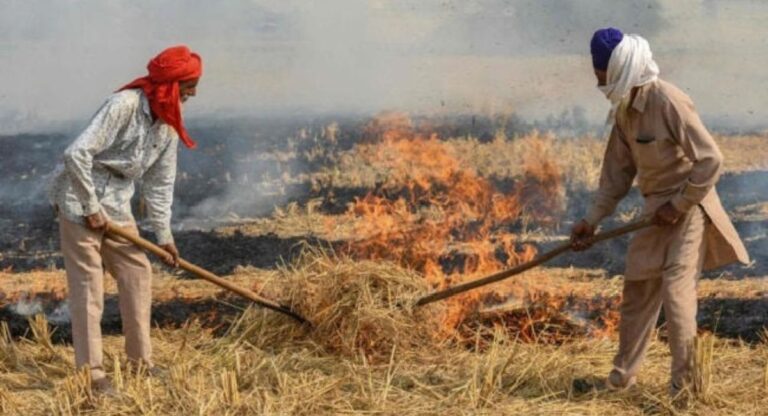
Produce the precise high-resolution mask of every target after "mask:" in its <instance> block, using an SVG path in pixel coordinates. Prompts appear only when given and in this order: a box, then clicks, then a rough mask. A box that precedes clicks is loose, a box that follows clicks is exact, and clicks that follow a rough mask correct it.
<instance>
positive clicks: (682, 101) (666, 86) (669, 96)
mask: <svg viewBox="0 0 768 416" xmlns="http://www.w3.org/2000/svg"><path fill="white" fill-rule="evenodd" d="M650 94H651V95H652V96H653V97H654V98H655V99H656V102H657V103H660V104H672V105H673V106H679V105H685V106H692V105H693V101H692V100H691V97H689V96H688V94H686V93H685V92H684V91H683V90H681V89H680V88H678V87H677V86H676V85H674V84H672V83H671V82H668V81H665V80H663V79H659V80H657V81H656V82H655V83H654V88H652V89H651V91H650Z"/></svg>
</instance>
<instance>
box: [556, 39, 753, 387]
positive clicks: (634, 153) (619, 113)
mask: <svg viewBox="0 0 768 416" xmlns="http://www.w3.org/2000/svg"><path fill="white" fill-rule="evenodd" d="M590 49H591V52H592V65H593V66H594V71H595V76H596V77H597V80H598V88H599V89H600V90H601V91H602V92H603V94H605V96H606V97H607V98H608V100H610V102H611V112H610V113H609V116H608V121H607V124H608V126H607V130H608V131H609V132H610V136H609V138H608V143H607V148H606V151H605V156H604V159H603V166H602V173H601V176H600V185H599V189H598V190H597V192H596V194H595V196H594V198H593V201H592V205H591V207H590V209H589V211H588V212H587V215H586V217H585V218H584V219H582V220H581V221H579V222H578V223H576V224H575V225H574V227H573V229H572V231H571V239H572V245H573V248H574V249H575V250H583V249H586V248H587V247H589V245H590V244H591V237H592V236H593V235H594V232H595V228H596V227H597V226H598V224H599V223H600V221H601V220H603V219H604V218H606V217H608V216H610V215H611V214H612V213H613V212H614V210H615V209H616V205H617V204H618V203H619V201H620V200H621V199H622V198H624V196H626V195H627V193H628V192H629V190H630V188H631V187H632V183H633V181H635V180H637V186H638V187H639V188H640V192H641V193H642V195H643V197H644V199H645V207H644V210H643V215H647V216H649V217H653V219H654V222H655V224H656V226H655V227H650V228H645V229H643V230H641V231H639V232H638V233H637V234H636V235H635V237H634V239H633V240H632V242H631V243H630V245H629V250H628V253H627V258H626V270H625V273H624V290H623V298H622V304H621V310H620V312H621V322H620V324H619V351H618V353H617V354H616V357H615V358H614V360H613V370H612V371H611V372H610V374H609V376H608V377H607V379H606V380H605V381H604V382H601V383H597V385H596V386H592V387H604V388H608V389H624V388H628V387H630V386H632V385H633V384H635V382H636V375H637V374H638V372H639V369H640V365H641V363H642V361H643V358H644V356H645V352H646V350H647V349H648V345H649V342H650V340H651V339H652V337H653V330H654V328H655V326H656V321H657V319H658V317H659V312H660V311H661V308H662V307H663V308H664V316H665V318H666V321H667V328H668V330H669V348H670V352H671V355H672V365H671V383H670V394H672V395H673V396H677V395H678V394H679V393H681V392H682V391H685V390H687V387H688V386H689V385H690V375H691V368H690V362H691V345H692V342H693V340H694V337H695V336H696V307H697V295H696V285H697V281H698V278H699V276H700V274H701V272H702V270H709V269H713V268H715V267H720V266H723V265H726V264H730V263H733V262H737V261H738V262H742V263H745V264H746V263H748V262H749V256H748V254H747V251H746V249H745V248H744V244H743V243H742V241H741V239H740V238H739V235H738V234H737V232H736V230H735V228H734V227H733V224H732V223H731V220H730V219H729V218H728V215H727V214H726V212H725V210H724V209H723V206H722V205H721V203H720V198H719V197H718V194H717V190H716V189H715V183H716V182H717V180H718V178H719V177H720V172H721V165H722V161H723V156H722V154H721V153H720V149H719V148H718V146H717V144H716V143H715V141H714V140H713V139H712V136H711V135H710V134H709V132H708V131H707V129H706V128H705V127H704V124H702V122H701V119H700V118H699V115H698V114H697V113H696V110H695V108H694V106H693V102H692V101H691V99H690V98H689V97H688V96H687V95H686V94H685V93H683V92H682V91H681V90H679V89H678V88H677V87H675V86H673V85H672V84H670V83H668V82H666V81H663V80H660V79H659V78H658V74H659V67H658V66H657V65H656V62H655V61H654V60H653V54H652V53H651V49H650V46H649V45H648V42H647V41H646V40H645V39H643V38H642V37H641V36H639V35H627V34H622V33H621V31H619V30H617V29H614V28H606V29H600V30H598V31H597V32H595V34H594V36H593V37H592V41H591V44H590ZM575 384H576V382H575ZM575 387H578V385H575Z"/></svg>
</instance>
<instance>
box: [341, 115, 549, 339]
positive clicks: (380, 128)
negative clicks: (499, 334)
mask: <svg viewBox="0 0 768 416" xmlns="http://www.w3.org/2000/svg"><path fill="white" fill-rule="evenodd" d="M363 137H364V143H363V144H360V145H358V149H357V150H358V152H359V153H360V154H361V155H362V157H363V160H364V161H365V162H366V163H368V164H370V165H371V166H372V167H373V168H375V169H376V171H378V172H384V174H383V175H382V177H383V179H382V180H381V181H380V182H379V183H378V185H377V186H376V187H375V189H373V190H372V191H371V192H369V193H368V194H367V195H365V196H363V197H361V198H357V199H356V200H355V201H354V203H352V204H350V206H349V208H348V210H347V212H346V213H345V214H344V215H343V216H342V218H340V219H339V221H345V222H352V223H353V224H355V226H354V235H355V236H356V237H355V238H353V239H352V240H351V241H349V242H348V243H347V244H346V246H345V247H344V250H345V251H346V252H347V253H349V254H351V255H353V256H355V257H357V258H365V259H371V260H385V261H393V262H395V263H397V264H399V265H401V266H403V267H407V268H409V269H412V270H415V271H417V272H419V273H421V274H423V275H424V277H425V278H426V279H427V281H428V282H429V283H430V284H431V285H432V287H433V288H435V289H436V290H439V289H443V288H446V287H448V286H451V285H453V284H456V283H459V282H462V281H464V280H467V279H470V278H475V277H478V276H479V275H482V274H488V273H493V272H496V271H498V270H500V269H503V268H507V267H512V266H515V265H517V264H519V263H521V262H525V261H528V260H531V259H532V258H533V257H534V256H535V254H536V250H535V248H534V247H532V246H530V245H527V244H520V243H518V241H517V236H516V235H515V234H514V233H513V232H511V230H512V228H513V227H515V226H517V225H519V223H520V222H521V217H522V215H523V214H525V215H526V216H528V217H529V219H532V220H534V221H537V222H548V221H552V220H553V218H554V215H555V214H556V213H557V207H559V206H561V202H562V201H561V195H562V181H561V176H562V175H561V174H560V171H559V169H558V168H557V165H556V164H555V163H552V162H551V161H549V160H547V159H545V158H544V157H543V156H541V155H543V154H544V152H534V153H538V155H536V154H535V155H532V156H531V158H530V159H529V160H528V161H527V162H526V164H525V175H524V176H523V177H522V178H519V180H517V181H516V182H515V186H514V189H513V190H512V191H511V192H508V193H504V192H501V191H500V190H498V189H497V188H496V186H495V185H494V183H493V182H492V181H491V180H490V179H488V178H485V177H482V176H480V175H479V174H478V173H477V172H476V171H475V170H474V169H473V168H472V167H471V166H467V165H466V164H462V163H461V162H460V161H459V159H457V158H456V157H455V156H454V155H453V154H452V153H451V148H450V146H449V145H448V144H446V142H444V141H441V140H440V138H439V137H438V135H437V134H436V133H434V132H430V131H421V130H419V129H417V128H416V127H414V125H413V123H412V122H411V120H410V119H409V118H408V117H407V116H405V115H403V114H396V113H391V114H386V115H383V116H381V117H379V118H376V119H374V120H373V121H372V122H371V123H369V125H368V126H367V128H366V131H365V134H364V136H363ZM483 293H484V292H483V291H478V290H476V291H472V292H468V293H465V294H462V295H461V296H457V297H455V298H452V299H450V302H451V307H450V309H449V311H450V312H449V313H448V314H447V316H446V317H445V320H444V321H445V325H446V327H448V328H455V327H456V326H457V325H458V324H460V323H461V322H462V321H463V319H464V318H465V317H466V316H467V314H468V313H469V312H470V311H471V310H474V309H475V308H476V306H477V304H478V303H479V302H480V301H481V299H482V298H483Z"/></svg>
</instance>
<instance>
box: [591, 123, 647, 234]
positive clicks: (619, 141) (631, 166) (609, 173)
mask: <svg viewBox="0 0 768 416" xmlns="http://www.w3.org/2000/svg"><path fill="white" fill-rule="evenodd" d="M636 174H637V168H636V167H635V163H634V160H633V159H632V153H631V151H630V149H629V146H628V145H627V143H626V141H625V140H624V138H623V135H622V133H621V130H620V129H619V128H618V127H617V126H614V127H613V130H611V136H610V138H609V139H608V146H607V147H606V149H605V156H604V158H603V166H602V168H601V172H600V184H599V186H598V189H597V192H596V193H595V196H594V198H593V199H592V204H591V206H590V208H589V210H588V211H587V216H586V217H585V219H586V220H587V222H589V223H590V224H591V225H597V224H599V223H600V221H602V220H603V218H605V217H607V216H609V215H611V214H613V212H614V211H615V210H616V206H617V205H618V204H619V202H620V201H621V200H622V199H623V198H624V197H625V196H626V195H627V193H628V192H629V190H630V188H631V187H632V182H633V181H634V179H635V175H636Z"/></svg>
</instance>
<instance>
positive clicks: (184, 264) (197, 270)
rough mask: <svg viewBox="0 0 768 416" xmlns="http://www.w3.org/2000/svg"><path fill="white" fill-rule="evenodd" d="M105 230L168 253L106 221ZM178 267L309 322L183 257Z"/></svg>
mask: <svg viewBox="0 0 768 416" xmlns="http://www.w3.org/2000/svg"><path fill="white" fill-rule="evenodd" d="M106 232H107V233H108V234H111V235H113V236H119V237H122V238H125V239H126V240H128V241H130V242H132V243H133V244H135V245H136V246H138V247H140V248H142V249H144V250H147V251H149V252H150V253H152V254H154V255H156V256H159V257H165V256H167V255H168V252H167V251H165V250H163V249H162V248H161V247H159V246H157V245H155V244H153V243H151V242H149V241H147V240H145V239H143V238H141V237H139V236H138V235H136V234H132V233H130V232H128V231H126V230H125V229H123V228H120V227H118V226H115V225H114V224H111V223H107V228H106ZM179 267H180V268H182V269H184V270H186V271H188V272H190V273H192V274H194V275H195V276H197V277H200V278H201V279H204V280H207V281H209V282H211V283H213V284H215V285H217V286H219V287H222V288H224V289H226V290H228V291H230V292H233V293H236V294H238V295H240V296H242V297H244V298H245V299H248V300H250V301H251V302H254V303H256V304H258V305H261V306H263V307H265V308H267V309H272V310H273V311H276V312H280V313H283V314H285V315H288V316H290V317H291V318H293V319H295V320H297V321H299V322H301V323H309V321H307V320H306V319H305V318H304V317H303V316H301V315H299V314H298V313H296V312H294V311H293V310H291V309H290V308H289V307H287V306H284V305H280V304H279V303H277V302H274V301H272V300H270V299H267V298H263V297H261V296H259V295H257V294H256V293H254V292H252V291H250V290H248V289H246V288H243V287H240V286H238V285H236V284H234V283H232V282H230V281H228V280H225V279H222V278H221V277H219V276H216V275H215V274H213V273H211V272H209V271H208V270H205V269H203V268H202V267H199V266H196V265H194V264H192V263H190V262H188V261H186V260H184V259H179Z"/></svg>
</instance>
